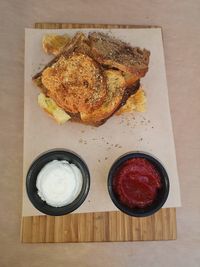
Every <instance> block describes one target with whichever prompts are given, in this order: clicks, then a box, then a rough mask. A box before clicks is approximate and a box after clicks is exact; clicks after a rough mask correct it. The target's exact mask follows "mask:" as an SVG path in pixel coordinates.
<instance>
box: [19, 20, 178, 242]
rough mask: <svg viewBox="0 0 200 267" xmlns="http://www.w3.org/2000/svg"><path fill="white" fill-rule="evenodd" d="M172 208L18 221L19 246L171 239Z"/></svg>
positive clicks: (65, 26)
mask: <svg viewBox="0 0 200 267" xmlns="http://www.w3.org/2000/svg"><path fill="white" fill-rule="evenodd" d="M151 27H156V26H134V25H110V24H109V25H108V24H68V23H36V24H35V28H39V29H71V28H104V29H105V28H151ZM176 237H177V232H176V209H175V208H166V209H161V210H160V211H159V212H157V213H156V214H154V215H153V216H149V217H146V218H134V217H130V216H127V215H125V214H124V213H122V212H120V211H112V212H92V213H77V214H69V215H65V216H60V217H53V216H28V217H23V218H22V225H21V241H22V242H23V243H50V242H51V243H57V242H63V243H67V242H108V241H144V240H174V239H176Z"/></svg>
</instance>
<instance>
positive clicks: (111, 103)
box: [80, 70, 140, 126]
mask: <svg viewBox="0 0 200 267" xmlns="http://www.w3.org/2000/svg"><path fill="white" fill-rule="evenodd" d="M104 74H105V76H106V80H107V90H108V93H107V96H106V99H105V100H104V102H103V104H102V105H101V106H100V107H99V108H98V109H96V110H94V111H93V112H86V113H84V112H81V113H80V118H81V121H82V122H83V123H86V124H91V125H95V126H99V125H101V124H103V123H104V122H105V121H106V120H107V119H108V118H110V117H111V116H112V115H113V114H114V113H115V112H116V111H117V110H118V109H119V108H120V107H121V106H123V105H124V104H125V103H126V101H127V99H128V98H129V96H130V95H132V94H133V93H135V92H136V91H137V89H138V88H139V84H140V83H139V81H137V82H136V83H135V84H134V86H132V87H130V88H127V87H126V81H125V79H124V77H123V74H122V73H121V71H117V70H106V71H105V72H104Z"/></svg>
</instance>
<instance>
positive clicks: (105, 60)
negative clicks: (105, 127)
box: [33, 32, 150, 126]
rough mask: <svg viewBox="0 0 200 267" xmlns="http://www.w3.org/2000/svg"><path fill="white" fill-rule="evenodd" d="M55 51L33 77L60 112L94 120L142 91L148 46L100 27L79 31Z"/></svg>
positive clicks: (87, 121)
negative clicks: (141, 80)
mask: <svg viewBox="0 0 200 267" xmlns="http://www.w3.org/2000/svg"><path fill="white" fill-rule="evenodd" d="M63 43H64V42H63V40H62V45H63ZM53 52H54V53H53V54H54V55H55V54H57V55H56V56H55V57H54V59H53V60H51V61H50V62H49V63H48V64H47V65H46V66H45V67H44V68H43V69H42V71H40V72H39V73H37V74H36V75H35V76H34V77H33V81H34V82H35V83H36V85H37V86H38V87H40V89H41V90H42V93H43V94H44V96H45V97H46V99H48V100H49V101H50V100H51V101H53V103H54V105H56V106H58V108H59V109H60V110H59V111H60V113H61V112H64V113H66V114H67V118H68V119H69V118H70V120H72V121H78V122H81V123H84V124H89V125H93V126H100V125H102V124H103V123H105V122H106V121H107V120H108V119H109V118H110V117H111V116H113V115H114V114H120V109H122V107H123V106H124V105H125V104H126V102H127V100H128V99H131V97H132V96H133V95H134V94H136V92H137V91H138V89H139V87H140V78H142V77H144V76H145V74H146V73H147V71H148V64H149V57H150V52H149V51H148V50H146V49H140V48H138V47H131V46H130V45H129V44H127V43H125V42H123V41H121V40H118V39H116V38H114V37H111V36H109V35H108V34H104V33H101V32H91V33H89V34H88V36H86V35H85V34H84V33H82V32H78V33H77V34H76V35H75V36H74V37H73V38H72V39H71V40H69V39H67V42H66V43H65V45H63V47H62V48H60V47H59V50H58V52H57V53H56V51H53ZM44 108H45V107H44ZM57 111H58V110H57Z"/></svg>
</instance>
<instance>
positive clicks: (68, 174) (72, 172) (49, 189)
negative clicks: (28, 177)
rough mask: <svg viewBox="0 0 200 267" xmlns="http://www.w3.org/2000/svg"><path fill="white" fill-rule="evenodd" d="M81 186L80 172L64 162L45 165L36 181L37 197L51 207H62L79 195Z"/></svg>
mask: <svg viewBox="0 0 200 267" xmlns="http://www.w3.org/2000/svg"><path fill="white" fill-rule="evenodd" d="M82 185H83V177H82V174H81V171H80V170H79V168H78V167H77V166H76V165H75V164H72V163H69V162H68V161H66V160H61V161H59V160H53V161H51V162H49V163H47V164H46V165H45V166H44V167H43V168H42V169H41V171H40V172H39V174H38V176H37V180H36V187H37V189H38V195H39V196H40V197H41V199H42V200H43V201H45V202H46V203H47V204H49V205H50V206H52V207H63V206H65V205H67V204H70V203H72V202H73V201H74V200H75V199H76V198H77V196H78V195H79V193H80V191H81V188H82Z"/></svg>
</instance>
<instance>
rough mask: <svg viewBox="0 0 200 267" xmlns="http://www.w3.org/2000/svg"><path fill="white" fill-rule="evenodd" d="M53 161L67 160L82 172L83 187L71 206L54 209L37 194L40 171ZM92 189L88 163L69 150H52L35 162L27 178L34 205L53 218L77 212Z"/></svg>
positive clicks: (28, 191) (30, 196) (27, 188)
mask: <svg viewBox="0 0 200 267" xmlns="http://www.w3.org/2000/svg"><path fill="white" fill-rule="evenodd" d="M52 160H67V161H68V162H69V163H73V164H75V165H76V166H77V167H78V168H79V169H80V171H81V173H82V177H83V185H82V189H81V192H80V194H79V195H78V197H77V198H76V199H75V200H74V201H73V202H72V203H70V204H68V205H66V206H63V207H58V208H56V207H52V206H50V205H48V204H47V203H46V202H45V201H43V200H42V199H41V198H40V197H39V195H38V194H37V191H38V190H37V187H36V180H37V176H38V174H39V172H40V170H41V169H42V168H43V167H44V166H45V165H46V164H47V163H48V162H50V161H52ZM89 188H90V173H89V170H88V167H87V165H86V163H85V162H84V161H83V160H82V159H81V158H80V157H79V156H78V155H77V154H75V153H74V152H71V151H68V150H50V151H47V152H45V153H43V154H42V155H40V156H39V157H38V158H36V159H35V160H34V162H33V163H32V165H31V166H30V168H29V170H28V173H27V176H26V190H27V194H28V197H29V199H30V201H31V202H32V204H33V205H34V206H35V208H36V209H38V210H39V211H41V212H43V213H45V214H47V215H52V216H59V215H64V214H68V213H70V212H72V211H74V210H76V209H77V208H78V207H79V206H80V205H81V204H82V203H83V202H84V200H85V199H86V197H87V195H88V192H89Z"/></svg>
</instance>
